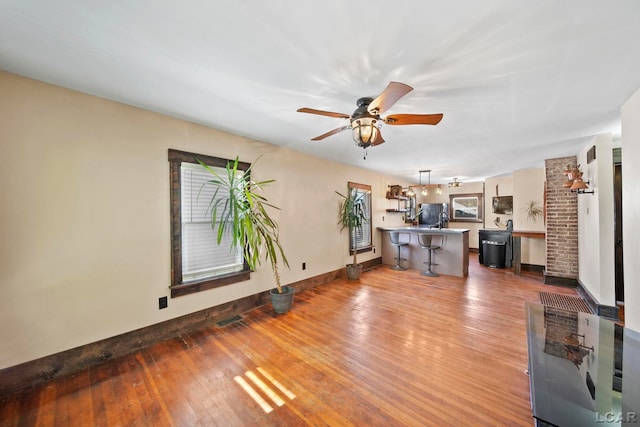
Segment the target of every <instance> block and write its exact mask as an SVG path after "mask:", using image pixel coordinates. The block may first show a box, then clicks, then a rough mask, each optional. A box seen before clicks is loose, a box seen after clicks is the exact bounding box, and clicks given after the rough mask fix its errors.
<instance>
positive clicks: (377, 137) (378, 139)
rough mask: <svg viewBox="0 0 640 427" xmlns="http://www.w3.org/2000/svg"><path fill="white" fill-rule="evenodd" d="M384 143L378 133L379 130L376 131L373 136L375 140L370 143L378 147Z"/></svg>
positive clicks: (380, 134)
mask: <svg viewBox="0 0 640 427" xmlns="http://www.w3.org/2000/svg"><path fill="white" fill-rule="evenodd" d="M383 142H384V138H383V137H382V133H381V132H380V129H378V132H376V135H375V139H374V140H373V142H372V143H371V145H372V146H374V145H380V144H382V143H383Z"/></svg>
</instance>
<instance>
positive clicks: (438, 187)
mask: <svg viewBox="0 0 640 427" xmlns="http://www.w3.org/2000/svg"><path fill="white" fill-rule="evenodd" d="M418 173H419V174H420V185H410V186H409V190H408V191H407V196H409V197H413V196H415V194H416V192H415V191H414V188H417V189H419V191H420V194H422V195H423V196H427V195H429V189H430V188H435V189H436V194H438V195H440V194H442V185H440V184H432V183H431V169H426V170H421V171H418ZM423 173H428V174H429V178H428V181H427V183H426V184H423V183H422V174H423Z"/></svg>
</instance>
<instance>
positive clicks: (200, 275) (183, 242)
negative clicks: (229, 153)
mask: <svg viewBox="0 0 640 427" xmlns="http://www.w3.org/2000/svg"><path fill="white" fill-rule="evenodd" d="M198 160H200V161H202V162H203V163H205V164H207V165H209V166H211V167H212V168H214V170H215V169H218V168H219V170H220V172H225V171H224V168H225V166H226V164H227V162H229V161H231V160H227V159H220V158H217V157H210V156H204V155H199V154H194V153H187V152H184V151H177V150H169V165H170V167H169V168H170V175H171V178H170V180H171V196H170V199H171V266H172V268H171V271H172V273H171V296H172V297H176V296H180V295H186V294H190V293H193V292H199V291H202V290H205V289H211V288H214V287H218V286H223V285H228V284H231V283H236V282H239V281H242V280H248V279H249V267H248V266H247V264H246V263H245V262H244V259H243V257H242V251H241V250H239V248H238V250H233V251H232V250H231V243H230V242H231V236H230V235H228V236H223V239H222V241H221V242H220V245H218V242H217V237H216V233H214V231H213V230H212V229H211V219H210V211H209V202H210V200H211V197H213V194H214V188H213V187H212V186H206V185H205V186H203V184H204V183H205V182H206V181H208V180H210V179H211V174H210V173H209V172H208V171H206V170H205V169H204V168H203V167H202V166H200V164H199V163H198ZM249 166H250V165H249V164H248V163H241V164H239V165H238V169H239V170H243V171H244V170H247V168H248V167H249ZM225 174H226V172H225V173H221V176H225ZM219 196H222V197H224V195H222V194H220V195H219Z"/></svg>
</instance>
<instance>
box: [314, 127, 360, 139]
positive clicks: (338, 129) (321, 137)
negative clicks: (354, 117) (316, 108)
mask: <svg viewBox="0 0 640 427" xmlns="http://www.w3.org/2000/svg"><path fill="white" fill-rule="evenodd" d="M347 129H351V126H350V125H349V126H342V127H339V128H337V129H334V130H330V131H329V132H327V133H323V134H322V135H320V136H316V137H315V138H311V140H312V141H320V140H321V139H325V138H326V137H328V136H331V135H335V134H336V133H339V132H342V131H343V130H347Z"/></svg>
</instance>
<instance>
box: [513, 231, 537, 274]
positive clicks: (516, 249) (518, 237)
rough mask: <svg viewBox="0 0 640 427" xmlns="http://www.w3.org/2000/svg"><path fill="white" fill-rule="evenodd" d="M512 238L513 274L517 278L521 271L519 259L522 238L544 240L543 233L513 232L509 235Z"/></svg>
mask: <svg viewBox="0 0 640 427" xmlns="http://www.w3.org/2000/svg"><path fill="white" fill-rule="evenodd" d="M511 236H512V237H513V274H515V275H517V276H519V275H520V270H521V265H522V264H521V259H520V258H521V257H522V238H523V237H531V238H534V239H544V238H545V232H544V231H526V230H513V232H512V233H511Z"/></svg>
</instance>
